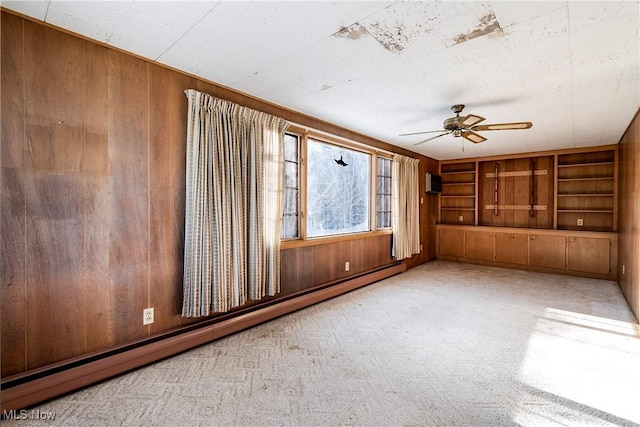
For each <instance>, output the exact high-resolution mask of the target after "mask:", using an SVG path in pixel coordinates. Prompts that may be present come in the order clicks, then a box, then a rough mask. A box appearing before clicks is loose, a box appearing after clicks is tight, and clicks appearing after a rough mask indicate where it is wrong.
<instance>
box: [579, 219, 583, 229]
mask: <svg viewBox="0 0 640 427" xmlns="http://www.w3.org/2000/svg"><path fill="white" fill-rule="evenodd" d="M582 226H584V219H582V218H578V227H582Z"/></svg>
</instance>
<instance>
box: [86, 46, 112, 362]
mask: <svg viewBox="0 0 640 427" xmlns="http://www.w3.org/2000/svg"><path fill="white" fill-rule="evenodd" d="M83 46H84V73H85V74H84V78H85V81H86V84H85V94H86V96H85V99H84V126H85V128H84V143H85V155H84V167H83V170H84V176H85V206H84V208H85V223H86V225H85V227H86V236H85V239H86V254H85V257H86V262H87V267H86V268H87V279H86V287H87V295H88V296H89V297H88V298H87V313H86V316H87V323H86V332H85V336H86V351H88V352H90V351H96V350H100V349H103V348H107V347H109V346H110V345H113V344H114V343H115V337H114V335H113V330H114V327H113V324H114V320H113V316H112V314H113V313H112V310H111V307H112V306H113V299H112V298H113V295H112V293H111V286H110V281H109V242H110V227H109V226H110V221H111V206H110V203H109V197H110V196H109V194H110V180H109V174H110V171H109V131H108V117H109V112H108V109H107V100H108V90H109V88H108V77H107V69H108V61H107V49H106V48H104V47H102V46H98V45H95V44H93V43H89V42H84V44H83Z"/></svg>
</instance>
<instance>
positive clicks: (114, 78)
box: [108, 50, 149, 342]
mask: <svg viewBox="0 0 640 427" xmlns="http://www.w3.org/2000/svg"><path fill="white" fill-rule="evenodd" d="M108 58H109V71H108V72H109V160H110V172H111V199H110V206H111V212H110V213H111V219H110V226H111V239H110V242H109V243H110V247H109V270H110V272H111V273H110V279H111V288H112V292H113V305H112V307H111V308H112V310H113V314H112V315H113V319H114V324H113V327H114V330H113V334H114V336H115V338H116V341H117V342H125V341H129V340H133V339H136V338H140V337H142V336H143V335H145V332H146V329H147V328H146V327H144V326H142V310H143V309H144V308H146V305H147V302H148V291H149V289H148V286H149V274H148V257H149V252H148V245H149V197H148V191H149V184H148V175H147V174H148V126H147V125H148V108H149V105H148V102H149V99H148V75H147V67H148V65H147V63H146V62H144V61H142V60H139V59H136V58H133V57H131V56H128V55H125V54H123V53H120V52H115V51H111V50H110V51H109V54H108Z"/></svg>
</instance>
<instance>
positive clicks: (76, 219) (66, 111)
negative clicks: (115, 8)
mask: <svg viewBox="0 0 640 427" xmlns="http://www.w3.org/2000/svg"><path fill="white" fill-rule="evenodd" d="M25 29H27V30H26V31H25V52H26V54H25V110H26V126H25V134H26V138H27V141H26V142H27V145H28V156H27V159H28V160H27V163H26V167H27V168H28V172H27V176H26V198H27V204H26V212H27V218H26V224H27V234H26V254H27V257H26V260H27V264H26V274H27V298H28V302H29V309H28V312H27V368H29V369H31V368H36V367H39V366H42V365H43V364H47V363H51V362H54V361H58V360H62V359H65V358H69V357H73V356H77V355H80V354H82V353H83V352H84V348H85V342H84V331H85V304H86V303H85V302H86V289H85V262H84V249H85V248H84V232H85V230H84V225H85V224H84V179H83V177H82V174H81V173H80V168H81V165H82V158H83V155H84V143H83V139H84V137H83V120H84V115H83V102H82V100H83V97H84V90H83V89H84V84H83V69H82V67H81V66H78V65H79V64H82V61H83V47H82V41H81V40H80V39H77V38H74V37H71V36H68V35H66V34H63V33H60V32H57V31H54V30H52V29H49V28H46V27H42V26H40V25H37V24H35V23H31V22H25Z"/></svg>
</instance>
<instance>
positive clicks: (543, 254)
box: [529, 234, 567, 270]
mask: <svg viewBox="0 0 640 427" xmlns="http://www.w3.org/2000/svg"><path fill="white" fill-rule="evenodd" d="M566 240H567V238H566V237H565V236H548V235H543V234H542V235H540V234H532V235H531V238H530V239H529V265H532V266H536V267H547V268H557V269H562V270H564V269H565V268H566V261H565V256H566Z"/></svg>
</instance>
